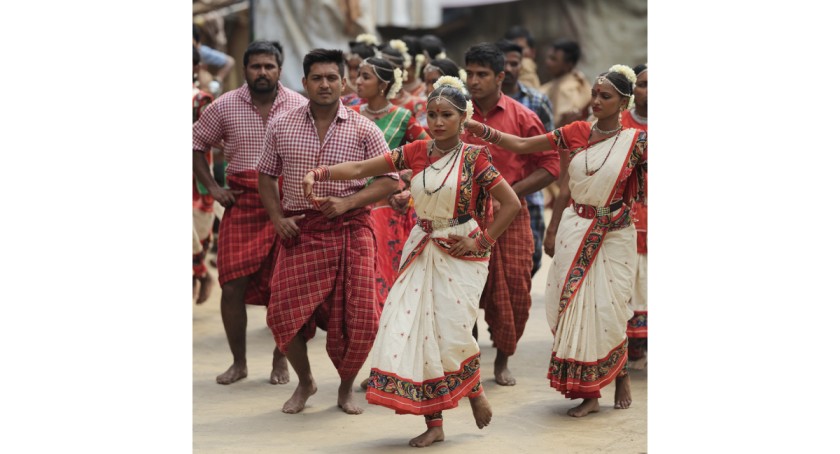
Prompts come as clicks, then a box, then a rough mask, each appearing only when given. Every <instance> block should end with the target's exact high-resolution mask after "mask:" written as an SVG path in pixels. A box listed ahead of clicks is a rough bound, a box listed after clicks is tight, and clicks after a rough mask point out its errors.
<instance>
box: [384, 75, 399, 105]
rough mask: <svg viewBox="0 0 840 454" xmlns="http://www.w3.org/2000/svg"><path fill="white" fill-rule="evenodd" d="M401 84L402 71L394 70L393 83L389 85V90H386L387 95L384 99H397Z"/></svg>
mask: <svg viewBox="0 0 840 454" xmlns="http://www.w3.org/2000/svg"><path fill="white" fill-rule="evenodd" d="M402 84H403V71H402V70H401V69H400V68H394V83H393V85H391V89H390V90H388V94H387V95H385V99H394V98H396V97H397V93H399V91H400V89H401V88H402Z"/></svg>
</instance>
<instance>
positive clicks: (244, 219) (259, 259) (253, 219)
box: [217, 170, 281, 306]
mask: <svg viewBox="0 0 840 454" xmlns="http://www.w3.org/2000/svg"><path fill="white" fill-rule="evenodd" d="M228 185H229V186H230V188H231V189H234V190H242V191H244V192H243V193H242V194H239V195H237V196H236V202H235V203H234V204H233V205H231V206H230V207H228V208H227V209H225V215H224V216H222V222H221V224H220V225H219V253H218V257H217V262H218V263H217V266H218V269H219V284H220V285H224V284H226V283H227V282H230V281H232V280H234V279H238V278H241V277H244V276H251V279H250V280H249V281H248V286H247V287H246V290H245V304H257V305H261V306H267V305H268V301H269V297H270V296H271V288H270V284H271V277H272V274H273V272H274V264H275V263H276V261H277V254H278V252H279V249H280V248H281V246H280V238H279V237H278V236H277V233H276V232H275V231H274V224H272V223H271V219H270V218H269V217H268V211H266V210H265V207H264V206H263V204H262V201H261V200H260V194H259V191H258V190H257V172H256V171H254V170H251V171H250V172H245V173H240V174H237V175H231V176H229V177H228Z"/></svg>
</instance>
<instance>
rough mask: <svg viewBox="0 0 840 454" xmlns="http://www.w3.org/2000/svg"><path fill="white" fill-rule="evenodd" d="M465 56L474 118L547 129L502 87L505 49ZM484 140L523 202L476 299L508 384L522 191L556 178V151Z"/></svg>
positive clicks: (527, 230) (520, 283)
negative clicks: (527, 150) (525, 151)
mask: <svg viewBox="0 0 840 454" xmlns="http://www.w3.org/2000/svg"><path fill="white" fill-rule="evenodd" d="M464 60H465V63H466V66H465V69H466V71H467V88H468V89H469V91H470V94H471V95H472V102H473V106H474V108H475V112H474V113H473V116H472V119H473V120H475V121H478V122H481V123H485V124H487V125H488V126H492V127H493V128H495V129H498V130H499V131H503V132H507V133H511V134H515V135H517V136H520V137H530V136H536V135H541V134H545V133H546V130H545V127H543V125H542V122H541V121H540V119H539V117H537V115H536V114H535V113H534V112H532V111H531V110H530V109H528V108H527V107H525V106H523V105H522V104H520V103H518V102H516V101H514V100H513V99H512V98H510V97H509V96H507V95H505V94H503V93H502V81H504V79H505V73H504V68H505V55H504V53H503V52H502V51H501V50H500V49H499V48H498V47H496V46H495V45H493V44H490V43H481V44H477V45H475V46H472V47H470V48H469V49H468V50H467V52H466V54H465V56H464ZM463 140H464V142H468V143H474V144H482V145H483V144H485V142H483V141H481V140H480V139H478V138H476V137H473V136H472V135H470V134H469V133H465V134H464V136H463ZM487 146H488V148H489V149H490V154H491V156H492V157H493V165H494V166H495V167H496V169H498V170H499V172H501V173H502V176H503V177H504V178H505V180H507V181H508V182H509V183H510V185H511V187H512V188H513V190H514V191H515V192H516V195H517V196H519V198H520V202H522V208H521V211H520V213H519V215H518V216H517V217H516V219H514V221H513V222H512V223H511V224H510V227H508V229H507V230H506V231H505V233H504V234H502V236H500V237H499V238H498V239H497V240H496V245H495V246H494V247H493V252H492V254H491V255H490V274H489V275H488V277H487V284H486V285H485V287H484V293H482V295H481V303H480V307H482V308H483V309H484V318H485V320H486V321H487V324H488V325H489V328H490V335H491V337H492V339H493V346H494V347H496V350H497V351H496V361H495V364H494V368H493V372H494V375H495V378H496V383H498V384H500V385H503V386H511V385H515V384H516V380H515V379H514V378H513V375H512V374H511V372H510V370H509V369H508V366H507V362H508V357H510V356H511V355H513V353H514V352H515V351H516V343H517V342H518V341H519V338H520V337H522V333H523V332H525V322H526V321H527V320H528V311H529V310H530V308H531V268H532V266H533V259H532V256H533V254H534V238H533V236H532V233H531V224H530V222H531V221H530V216H529V215H528V205H527V204H526V203H525V200H524V197H525V196H526V195H528V194H531V193H533V192H535V191H539V190H540V189H542V188H544V187H546V186H548V185H549V184H551V182H553V181H555V180H556V179H557V178H558V176H559V175H560V157H559V156H558V155H557V153H555V152H553V151H545V152H540V153H534V154H529V155H517V154H515V153H513V152H511V151H508V150H505V149H503V148H500V147H498V146H496V145H487ZM529 169H533V170H532V171H531V170H529ZM493 204H494V208H495V206H496V205H498V203H497V202H495V201H494V202H493Z"/></svg>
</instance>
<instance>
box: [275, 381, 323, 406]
mask: <svg viewBox="0 0 840 454" xmlns="http://www.w3.org/2000/svg"><path fill="white" fill-rule="evenodd" d="M316 392H318V387H317V386H315V382H312V383H311V384H310V385H308V386H306V385H303V384H302V383H298V385H297V388H295V392H294V393H292V397H290V398H289V400H287V401H286V403H285V404H283V413H300V411H301V410H303V407H305V406H306V400H307V399H309V397H310V396H312V395H313V394H315V393H316Z"/></svg>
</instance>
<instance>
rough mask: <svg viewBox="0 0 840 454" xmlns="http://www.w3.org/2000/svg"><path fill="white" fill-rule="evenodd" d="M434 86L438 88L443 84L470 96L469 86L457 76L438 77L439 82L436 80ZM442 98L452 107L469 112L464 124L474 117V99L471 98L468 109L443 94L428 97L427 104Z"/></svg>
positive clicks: (468, 100)
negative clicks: (457, 104)
mask: <svg viewBox="0 0 840 454" xmlns="http://www.w3.org/2000/svg"><path fill="white" fill-rule="evenodd" d="M432 86H433V87H434V88H435V90H437V89H438V88H440V87H443V86H447V87H452V88H457V89H458V91H460V92H461V93H462V94H463V95H464V97H465V98H467V97H468V96H469V92H468V91H467V87H465V86H464V83H463V82H461V80H460V79H458V78H457V77H452V76H443V77H441V78H440V79H438V80H437V82H435V83H434V85H432ZM441 99H442V100H444V101H446V102H448V103H449V104H452V107H454V108H455V109H456V110H458V111H459V112H466V113H467V117H466V118H465V119H464V124H466V123H467V120H469V119H471V118H472V116H473V104H472V101H471V100H470V99H467V107H466V109H461V108H460V107H458V106H456V105H455V103H453V102H452V101H451V100H450V99H449V98H447V97H445V96H441V95H437V96H435V97H434V98H429V99H427V100H426V105H430V104H431V103H432V101H438V100H441Z"/></svg>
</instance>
